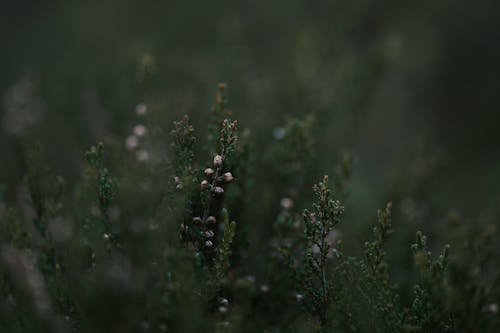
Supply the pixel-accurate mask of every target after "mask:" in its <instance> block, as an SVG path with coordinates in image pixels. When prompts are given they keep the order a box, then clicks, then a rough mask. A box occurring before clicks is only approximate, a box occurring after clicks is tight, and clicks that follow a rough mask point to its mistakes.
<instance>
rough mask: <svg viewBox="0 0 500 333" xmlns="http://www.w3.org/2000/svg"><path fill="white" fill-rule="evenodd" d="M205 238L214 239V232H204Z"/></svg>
mask: <svg viewBox="0 0 500 333" xmlns="http://www.w3.org/2000/svg"><path fill="white" fill-rule="evenodd" d="M205 237H207V238H213V237H214V232H213V231H212V230H207V231H205Z"/></svg>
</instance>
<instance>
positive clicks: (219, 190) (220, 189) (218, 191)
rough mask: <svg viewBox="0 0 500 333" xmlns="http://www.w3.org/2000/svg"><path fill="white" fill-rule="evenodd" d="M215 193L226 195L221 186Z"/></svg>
mask: <svg viewBox="0 0 500 333" xmlns="http://www.w3.org/2000/svg"><path fill="white" fill-rule="evenodd" d="M214 192H215V194H224V189H223V188H222V187H220V186H217V187H216V188H215V189H214Z"/></svg>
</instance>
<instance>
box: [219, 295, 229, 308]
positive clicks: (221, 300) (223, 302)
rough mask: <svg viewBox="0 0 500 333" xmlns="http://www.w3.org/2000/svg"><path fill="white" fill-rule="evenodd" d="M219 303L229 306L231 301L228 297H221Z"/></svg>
mask: <svg viewBox="0 0 500 333" xmlns="http://www.w3.org/2000/svg"><path fill="white" fill-rule="evenodd" d="M219 305H220V306H228V305H229V301H228V300H227V298H224V297H220V298H219Z"/></svg>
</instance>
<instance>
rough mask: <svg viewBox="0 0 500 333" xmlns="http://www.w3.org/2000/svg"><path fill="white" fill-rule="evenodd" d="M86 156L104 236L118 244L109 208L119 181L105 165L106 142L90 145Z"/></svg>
mask: <svg viewBox="0 0 500 333" xmlns="http://www.w3.org/2000/svg"><path fill="white" fill-rule="evenodd" d="M85 157H86V159H87V163H88V165H89V173H90V178H91V181H92V182H94V184H95V185H94V188H95V191H96V195H97V204H98V207H99V212H100V221H101V226H102V229H103V232H104V238H105V239H108V240H110V241H111V242H112V243H113V244H115V245H117V244H118V243H117V239H116V235H115V234H114V232H113V230H112V226H111V219H110V216H109V209H110V207H111V205H112V204H113V201H114V199H115V196H116V188H117V181H116V180H115V179H114V178H112V177H111V175H110V173H109V171H108V169H107V168H106V167H105V166H104V144H103V143H102V142H100V143H98V144H97V145H96V146H92V147H90V149H89V150H88V151H87V152H86V153H85Z"/></svg>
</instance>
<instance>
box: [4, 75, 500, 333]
mask: <svg viewBox="0 0 500 333" xmlns="http://www.w3.org/2000/svg"><path fill="white" fill-rule="evenodd" d="M138 113H139V114H141V116H145V115H143V114H142V113H143V112H142V111H141V110H138ZM233 117H234V115H233V112H232V111H230V110H229V109H228V105H227V98H226V85H225V84H219V86H218V91H217V94H216V103H215V105H214V107H213V109H212V116H211V121H210V125H209V126H208V127H209V131H208V139H207V140H200V137H197V136H196V135H195V130H194V128H193V126H192V125H190V122H189V118H188V117H187V116H185V117H184V118H183V119H182V120H180V121H176V122H174V124H173V129H172V131H171V133H170V138H169V139H168V140H169V141H170V142H171V149H170V153H171V154H170V155H169V156H170V158H169V159H168V160H160V161H157V162H154V161H152V160H151V159H152V157H151V156H149V155H148V154H149V153H148V152H147V151H146V150H141V149H142V148H140V147H139V146H140V145H141V144H143V143H138V142H135V141H134V140H133V139H131V138H130V137H129V138H128V139H127V142H126V147H127V149H128V150H125V151H122V152H121V153H120V154H121V155H120V156H116V155H117V154H118V151H120V149H119V147H115V148H113V145H110V147H105V146H104V144H102V143H99V144H98V145H97V146H92V147H91V148H90V149H89V150H88V152H87V153H86V154H85V157H86V160H87V167H86V168H85V170H84V171H83V174H82V177H81V180H80V181H78V182H77V184H76V185H75V190H74V192H73V194H72V195H69V199H65V198H63V195H62V194H63V188H64V181H63V180H62V178H61V177H58V176H54V174H53V173H52V172H51V170H50V168H49V167H48V166H47V165H46V162H45V160H44V157H43V151H42V148H41V147H40V146H38V147H35V148H33V149H32V150H31V151H30V152H29V153H28V155H27V161H28V166H29V169H28V173H27V175H26V177H25V186H26V191H27V201H26V202H25V204H26V205H28V206H26V207H19V208H7V210H6V212H4V213H3V216H2V224H1V226H2V229H1V236H2V238H1V241H2V266H1V267H2V270H1V276H0V278H1V280H0V283H1V293H2V298H1V303H0V315H1V321H0V325H1V329H2V331H5V332H37V331H40V332H42V331H43V332H48V331H54V332H66V331H76V332H140V331H144V332H149V331H151V332H159V331H166V332H191V331H192V332H199V331H221V332H226V331H227V332H257V331H259V332H260V331H269V332H302V331H303V332H314V331H321V332H329V331H332V330H337V331H342V332H348V331H352V332H358V331H366V332H368V331H380V332H484V331H494V330H495V329H498V327H499V324H500V322H499V320H498V319H499V318H498V316H497V312H498V309H497V306H498V305H497V303H495V302H496V300H498V297H499V290H498V285H497V283H496V282H497V278H498V267H497V263H498V261H497V258H496V257H495V256H494V253H493V247H492V245H493V244H492V243H493V242H494V239H495V229H494V227H493V224H491V225H489V226H486V227H484V228H481V229H476V228H469V227H467V225H465V224H463V223H461V221H460V220H459V217H458V216H457V215H456V213H452V214H450V216H449V217H448V221H447V222H446V223H447V224H448V225H449V227H448V228H449V235H450V236H449V237H450V239H449V241H450V243H451V244H452V248H451V249H450V245H445V246H444V249H443V250H442V251H441V252H440V253H439V254H433V253H432V252H431V250H430V248H429V245H428V240H427V237H426V236H425V235H423V234H422V232H420V231H418V232H415V230H413V231H412V230H406V231H405V232H411V233H416V236H415V237H414V241H413V244H409V243H406V244H404V243H402V244H399V245H395V244H393V245H392V246H389V245H388V242H389V240H390V236H391V234H392V233H393V224H392V217H391V211H392V204H391V203H389V204H387V206H386V207H385V208H384V209H383V210H380V211H379V212H378V219H375V218H374V219H373V220H374V222H373V225H374V227H373V235H371V236H369V238H368V239H367V241H366V242H365V243H364V245H363V241H361V240H359V239H356V238H352V237H350V235H349V232H348V231H345V232H342V233H341V231H340V230H339V229H338V226H340V225H341V224H342V223H349V221H348V219H344V216H343V215H344V210H345V207H344V205H343V203H342V202H341V201H340V200H339V197H343V199H342V200H348V197H349V192H348V191H347V190H346V185H347V184H348V182H349V175H350V174H351V168H352V158H350V157H349V156H345V157H344V158H343V159H342V161H341V164H340V165H339V168H338V172H337V173H336V174H335V177H334V178H335V179H334V181H332V182H330V181H329V177H328V176H325V177H324V178H323V180H322V181H320V182H319V183H318V184H317V185H315V186H314V188H313V190H314V191H313V192H314V193H313V199H311V200H310V199H309V198H307V195H310V191H305V192H304V191H299V190H297V189H298V188H302V187H304V186H307V185H305V184H304V183H305V180H304V179H306V178H307V177H305V176H306V174H305V173H306V172H307V170H308V167H309V166H308V163H307V162H308V159H310V158H312V157H311V156H310V155H311V152H312V150H313V147H314V143H313V142H312V138H311V130H312V128H314V124H313V119H312V118H307V119H306V120H299V119H290V120H289V121H288V122H287V123H286V125H285V126H284V127H283V128H282V129H281V130H280V131H281V133H278V135H277V136H278V138H279V140H278V141H277V142H276V143H275V144H273V145H271V146H270V147H269V154H268V155H266V156H267V159H268V160H267V161H266V162H265V163H266V167H265V168H255V167H254V166H255V165H259V163H262V162H258V161H257V160H258V158H259V156H255V154H254V153H253V150H252V138H251V135H250V134H249V133H248V132H247V131H245V130H242V129H240V128H239V124H238V122H237V121H236V120H233ZM148 130H150V129H148V128H146V127H141V126H139V127H136V128H135V129H134V133H135V134H134V135H133V136H132V137H133V138H135V139H136V140H142V139H143V137H144V136H146V135H147V133H148ZM132 141H134V142H132ZM136 145H139V146H137V147H136ZM196 147H203V148H202V149H198V150H199V153H195V151H194V150H195V148H196ZM113 150H114V151H113ZM135 150H137V151H136V154H132V153H133V151H135ZM130 155H132V157H133V158H130ZM127 156H128V157H127ZM262 172H264V173H271V174H272V175H273V177H275V178H276V180H275V181H276V182H277V183H278V184H279V180H281V179H282V181H283V183H282V184H281V185H282V187H283V189H282V190H280V191H282V193H283V197H282V198H281V200H280V201H279V205H278V207H280V208H279V209H278V210H277V211H276V214H277V216H276V217H275V218H274V219H270V220H265V223H267V224H269V225H270V226H272V228H270V229H269V230H273V231H272V232H271V233H270V234H269V235H264V237H263V238H264V239H265V241H264V242H262V241H261V242H255V243H254V242H252V240H251V237H252V235H253V237H255V232H251V231H252V229H253V228H254V226H255V224H257V223H259V221H257V220H256V219H255V218H254V217H253V216H259V214H258V213H256V212H252V210H255V209H259V207H260V202H261V201H262V199H259V197H260V196H262V195H263V193H265V191H266V187H273V182H263V181H259V176H260V174H261V173H262ZM331 184H336V187H337V188H338V195H337V192H336V191H332V189H331V187H330V186H331ZM287 193H291V195H292V196H293V197H292V196H290V197H289V196H287ZM311 201H312V209H311V210H307V209H306V210H302V209H301V208H300V207H298V206H297V204H296V202H311ZM65 203H66V204H65ZM65 206H66V207H65ZM273 220H274V221H273ZM344 220H347V221H344ZM411 228H412V227H411V226H410V227H406V229H411ZM400 229H403V228H402V227H401V228H400ZM257 237H260V235H257ZM344 243H347V244H350V247H358V248H362V247H363V246H364V250H363V251H358V252H359V253H358V254H357V255H356V254H355V253H356V251H353V252H354V255H349V254H348V252H347V251H345V250H344V246H343V244H344ZM391 252H394V254H397V255H398V256H399V259H398V260H395V259H394V260H391V261H390V260H389V259H388V257H389V255H390V254H391ZM397 266H400V267H398V268H396V269H395V268H394V267H397ZM401 266H402V267H401ZM393 271H396V272H397V273H398V274H399V275H401V276H399V277H398V278H399V280H402V281H403V283H402V285H401V286H398V284H397V283H396V280H397V278H396V277H394V276H393Z"/></svg>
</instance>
